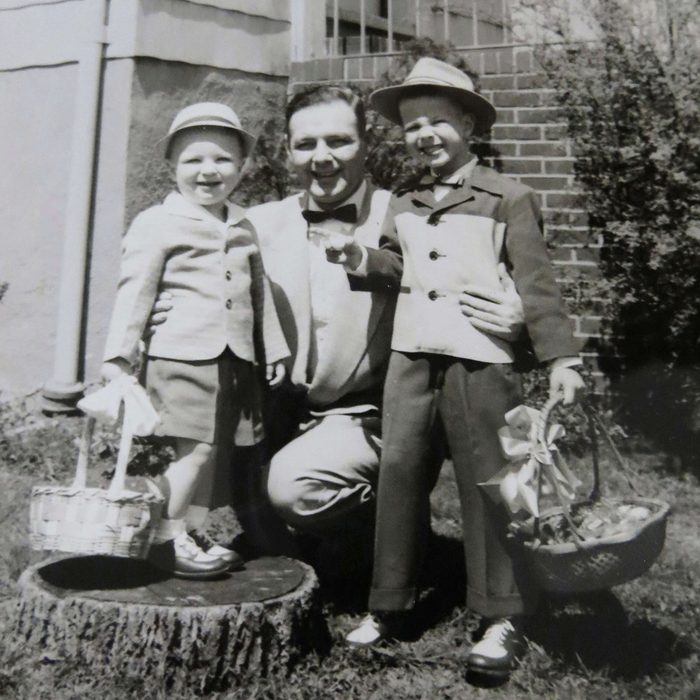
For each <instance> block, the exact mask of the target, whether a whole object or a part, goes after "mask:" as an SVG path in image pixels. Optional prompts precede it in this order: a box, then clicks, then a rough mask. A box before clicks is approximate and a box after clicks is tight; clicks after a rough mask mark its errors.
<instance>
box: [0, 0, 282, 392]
mask: <svg viewBox="0 0 700 700" xmlns="http://www.w3.org/2000/svg"><path fill="white" fill-rule="evenodd" d="M91 1H92V0H62V1H61V2H55V0H51V1H48V0H43V1H42V0H34V1H32V0H21V2H20V0H0V100H1V101H2V105H1V107H2V108H1V109H0V158H2V161H0V162H2V163H4V164H5V166H6V167H2V168H0V213H1V214H2V222H3V223H2V227H1V228H0V241H1V242H2V249H1V251H0V284H2V283H4V282H7V283H8V284H9V287H8V289H7V292H6V293H5V296H4V298H3V299H2V301H0V396H6V395H8V394H9V395H14V394H27V393H30V392H32V391H35V390H37V389H39V388H40V387H41V386H42V385H43V384H44V382H46V381H47V380H48V379H49V378H50V377H51V375H52V371H53V364H54V342H55V336H56V316H57V311H58V307H57V305H58V288H59V281H60V276H61V274H62V270H61V264H62V263H61V260H62V255H63V239H64V235H65V231H64V228H65V218H66V199H67V181H68V174H69V172H70V167H71V150H72V147H71V135H72V127H73V111H74V100H75V94H76V76H77V64H76V59H77V56H78V55H79V52H80V51H79V50H80V47H81V44H82V42H83V41H84V40H85V37H86V36H93V35H94V29H91V28H89V27H86V26H85V24H86V22H85V14H86V13H85V8H86V5H85V3H87V2H91ZM288 5H289V4H288V2H286V1H284V0H279V1H278V0H197V1H193V0H187V1H185V0H110V2H109V20H108V22H109V24H108V27H107V29H106V32H105V35H104V36H105V41H106V48H105V61H104V75H103V85H102V96H101V106H100V132H99V140H98V148H97V166H96V170H95V177H96V180H95V190H94V191H95V201H94V222H93V226H92V230H91V241H90V266H89V270H88V289H87V295H86V300H85V308H84V314H83V315H84V319H85V323H84V331H85V332H84V343H83V345H84V347H83V355H82V356H81V358H80V359H81V363H82V366H83V371H82V373H81V377H79V378H80V379H85V380H87V381H88V382H90V381H94V380H95V378H96V377H97V369H98V367H99V362H100V359H101V355H102V345H103V342H104V336H105V331H106V325H107V322H108V319H109V311H110V307H111V302H112V298H113V294H114V290H115V286H116V279H117V273H118V262H119V250H120V243H121V235H122V234H123V231H124V228H125V225H126V223H128V218H130V216H132V215H133V213H134V210H135V209H136V208H138V207H140V206H141V205H142V203H143V202H144V201H145V200H146V199H149V198H150V199H151V200H153V199H155V198H157V197H159V196H160V195H161V193H162V190H163V188H164V187H165V188H167V182H164V181H163V179H162V170H159V168H161V163H160V162H159V163H158V164H157V165H153V166H151V165H150V164H148V163H145V164H144V163H140V161H143V160H144V159H145V158H146V157H147V156H144V153H147V152H148V149H147V148H146V144H148V143H150V140H151V139H152V137H153V135H154V131H156V130H159V132H161V131H163V129H164V128H165V127H164V125H165V126H167V123H168V121H169V120H170V119H171V118H172V115H173V114H174V113H175V112H176V111H177V109H179V108H180V107H181V106H183V105H184V104H186V103H187V102H191V101H196V100H201V99H221V98H222V96H224V97H227V98H231V97H232V95H233V96H235V95H236V94H237V93H241V94H242V95H245V96H246V97H245V99H242V100H241V104H242V105H243V108H242V109H241V112H242V116H243V118H244V119H246V110H247V109H248V106H250V108H251V109H255V110H260V109H263V108H265V105H268V104H269V103H270V100H272V101H274V99H273V98H274V96H275V95H277V96H281V98H282V99H283V97H284V92H285V88H286V77H287V75H288V73H289V53H290V46H289V43H290V20H289V6H288ZM248 93H249V95H250V98H249V97H248ZM234 104H235V103H234ZM267 108H268V109H269V106H268V107H267ZM250 119H251V120H252V121H254V120H255V119H256V116H255V115H254V114H253V115H251V117H250ZM161 135H162V134H161ZM153 173H156V175H155V177H154V176H153ZM158 173H160V174H158ZM159 178H160V179H159Z"/></svg>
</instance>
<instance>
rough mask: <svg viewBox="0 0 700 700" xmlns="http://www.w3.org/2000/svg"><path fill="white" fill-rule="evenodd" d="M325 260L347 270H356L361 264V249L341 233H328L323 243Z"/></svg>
mask: <svg viewBox="0 0 700 700" xmlns="http://www.w3.org/2000/svg"><path fill="white" fill-rule="evenodd" d="M324 245H325V248H326V260H328V262H331V263H336V264H337V265H343V266H344V267H345V268H346V269H347V270H357V268H358V267H359V266H360V263H361V262H362V248H361V247H360V245H359V244H358V243H356V242H355V241H354V239H352V238H350V237H349V236H346V235H344V234H342V233H329V234H327V236H326V240H325V242H324Z"/></svg>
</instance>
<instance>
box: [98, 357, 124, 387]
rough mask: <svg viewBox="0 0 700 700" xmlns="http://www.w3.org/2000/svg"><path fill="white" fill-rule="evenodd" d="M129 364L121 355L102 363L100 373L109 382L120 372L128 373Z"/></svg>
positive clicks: (118, 375)
mask: <svg viewBox="0 0 700 700" xmlns="http://www.w3.org/2000/svg"><path fill="white" fill-rule="evenodd" d="M130 371H131V365H130V364H129V363H128V362H127V361H126V360H124V359H123V358H121V357H116V358H115V359H113V360H109V361H108V362H103V363H102V369H101V372H100V374H101V375H102V379H104V380H105V381H106V382H111V381H112V380H113V379H117V378H118V377H121V375H122V374H129V373H130Z"/></svg>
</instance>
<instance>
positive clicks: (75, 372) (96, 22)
mask: <svg viewBox="0 0 700 700" xmlns="http://www.w3.org/2000/svg"><path fill="white" fill-rule="evenodd" d="M107 2H108V0H85V1H84V2H83V3H82V4H83V5H84V10H83V12H84V13H85V14H84V15H83V16H84V18H85V25H84V27H85V30H84V31H85V33H84V35H83V37H82V38H81V46H80V50H79V55H78V76H77V88H76V96H75V113H74V116H73V135H72V142H71V153H72V159H71V166H70V175H69V180H68V202H67V210H66V221H65V232H64V240H63V262H62V266H61V282H60V287H59V298H58V317H57V329H56V346H55V351H54V369H53V376H52V377H51V379H49V380H48V381H47V382H46V384H44V387H43V390H42V397H43V402H44V406H43V408H44V411H45V412H47V413H67V412H73V411H74V410H75V404H76V403H77V401H78V399H80V398H81V397H82V395H83V392H84V389H85V387H84V385H83V383H82V381H80V376H79V375H80V369H81V357H80V354H81V340H82V331H83V309H84V304H85V284H86V282H85V281H86V278H87V264H88V247H89V242H90V223H91V222H90V218H91V210H92V193H93V179H94V175H95V144H96V142H97V134H98V129H99V124H98V118H99V106H100V86H101V79H102V57H103V52H104V50H103V46H104V44H105V43H106V27H105V21H106V17H107Z"/></svg>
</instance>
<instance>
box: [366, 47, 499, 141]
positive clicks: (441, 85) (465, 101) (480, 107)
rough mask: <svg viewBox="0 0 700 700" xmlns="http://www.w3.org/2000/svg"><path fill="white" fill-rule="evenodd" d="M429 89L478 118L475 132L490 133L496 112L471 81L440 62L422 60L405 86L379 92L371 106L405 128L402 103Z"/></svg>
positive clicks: (456, 69)
mask: <svg viewBox="0 0 700 700" xmlns="http://www.w3.org/2000/svg"><path fill="white" fill-rule="evenodd" d="M426 87H430V88H437V89H438V90H439V91H440V92H444V93H445V95H447V96H449V97H451V98H452V99H454V100H456V101H457V102H458V103H459V104H461V105H462V107H464V109H465V111H467V112H469V113H470V114H472V115H473V116H474V119H475V124H474V130H475V131H477V132H481V131H486V130H487V129H489V128H490V127H491V126H492V124H493V123H494V122H495V121H496V108H495V107H494V106H493V105H492V104H491V103H490V102H489V101H488V100H487V99H486V98H485V97H482V96H481V95H479V94H478V93H477V92H475V91H474V83H473V82H472V81H471V78H470V77H469V76H468V75H467V74H466V73H464V72H462V71H461V70H460V69H459V68H457V67H456V66H452V65H450V64H449V63H445V62H444V61H440V60H438V59H437V58H421V59H419V60H418V61H417V62H416V65H415V66H413V69H412V70H411V72H410V73H409V74H408V75H407V76H406V79H405V80H404V81H403V83H401V84H400V85H391V86H389V87H385V88H379V90H375V91H374V92H373V93H372V94H371V95H370V96H369V102H370V105H371V106H372V107H373V108H374V109H375V110H376V111H377V112H379V114H381V115H382V116H383V117H386V118H387V119H389V121H392V122H395V123H396V124H401V114H400V113H399V103H400V101H401V100H402V99H403V98H404V97H408V96H409V95H411V93H413V92H419V91H420V90H421V89H424V88H426Z"/></svg>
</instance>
